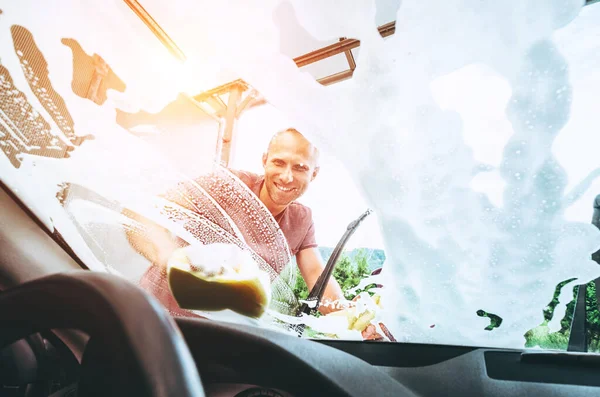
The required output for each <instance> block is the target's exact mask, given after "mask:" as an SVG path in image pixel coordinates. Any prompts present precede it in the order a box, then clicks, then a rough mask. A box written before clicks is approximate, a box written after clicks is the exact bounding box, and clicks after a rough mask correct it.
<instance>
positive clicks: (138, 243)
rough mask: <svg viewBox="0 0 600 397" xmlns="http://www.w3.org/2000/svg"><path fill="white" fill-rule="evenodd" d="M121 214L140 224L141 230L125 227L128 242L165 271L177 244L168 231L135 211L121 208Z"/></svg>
mask: <svg viewBox="0 0 600 397" xmlns="http://www.w3.org/2000/svg"><path fill="white" fill-rule="evenodd" d="M123 215H125V216H127V217H129V218H130V219H133V220H134V221H136V222H138V223H139V224H141V225H142V228H143V230H142V231H140V230H136V229H135V228H132V227H126V228H125V234H126V235H127V240H128V241H129V244H130V245H131V246H132V247H133V248H134V249H135V250H136V251H137V252H138V253H139V254H141V255H142V256H143V257H145V258H146V259H148V260H149V261H150V262H152V263H153V264H154V265H157V266H159V267H161V268H162V269H163V270H165V271H166V269H167V261H168V259H169V257H170V256H171V254H172V253H173V251H175V250H176V249H177V248H179V246H178V245H177V243H176V242H175V241H174V240H173V238H172V236H171V233H169V231H168V230H167V229H165V228H163V227H161V226H159V225H158V224H156V223H155V222H153V221H151V220H149V219H148V218H145V217H143V216H141V215H139V214H137V213H134V212H132V211H129V210H127V209H125V210H123Z"/></svg>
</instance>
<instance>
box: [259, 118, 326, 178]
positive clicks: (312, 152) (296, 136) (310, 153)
mask: <svg viewBox="0 0 600 397" xmlns="http://www.w3.org/2000/svg"><path fill="white" fill-rule="evenodd" d="M281 147H292V148H295V150H296V151H297V152H298V153H301V154H304V155H305V156H306V158H307V159H310V160H311V161H310V163H312V164H311V165H312V166H313V167H315V168H318V167H319V149H317V147H316V146H315V145H313V144H312V143H311V142H310V141H309V140H308V139H306V138H305V137H304V135H302V134H301V133H300V132H299V131H298V130H297V129H295V128H287V129H285V130H281V131H279V132H277V133H276V134H275V135H273V137H272V138H271V140H270V141H269V146H268V147H267V152H266V154H265V155H266V156H267V158H268V157H269V154H270V153H271V152H273V151H276V150H277V149H279V148H281Z"/></svg>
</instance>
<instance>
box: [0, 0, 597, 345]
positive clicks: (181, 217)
mask: <svg viewBox="0 0 600 397" xmlns="http://www.w3.org/2000/svg"><path fill="white" fill-rule="evenodd" d="M30 3H31V4H30ZM38 3H39V2H36V3H35V4H34V2H33V1H21V2H18V4H17V2H2V3H0V4H1V6H0V8H1V11H2V12H1V13H0V40H1V41H2V46H1V47H0V48H1V58H0V59H1V61H0V85H1V87H2V89H1V90H0V96H1V99H0V150H1V152H2V154H1V155H0V178H1V180H2V182H3V183H4V184H5V185H6V186H7V187H8V188H9V189H11V190H12V191H13V192H14V193H15V194H16V195H17V196H18V197H19V198H20V199H21V200H22V201H23V202H24V203H25V204H26V205H27V206H28V207H29V208H30V209H31V210H32V211H33V213H34V214H35V215H36V216H37V217H38V218H40V220H41V221H42V222H43V223H44V224H45V225H46V227H47V228H48V229H49V230H50V231H52V232H53V233H54V234H55V235H56V236H60V239H61V240H62V241H64V242H66V244H67V245H68V246H69V248H70V249H71V250H72V251H73V252H74V253H75V255H77V257H78V258H79V259H81V261H82V262H83V263H85V265H86V266H87V267H89V268H90V269H91V270H93V271H101V272H110V273H114V274H117V275H120V276H123V277H125V278H127V279H129V280H131V281H132V282H133V283H135V284H136V285H138V286H140V287H141V288H143V289H145V290H146V291H148V293H150V294H151V295H153V296H154V297H155V298H157V299H158V300H159V301H160V302H161V303H162V304H163V305H164V306H165V308H166V310H168V311H169V312H170V313H171V314H172V315H175V316H193V317H206V318H210V319H216V320H223V321H234V322H243V323H249V324H254V325H259V326H262V327H270V328H274V329H277V330H279V331H281V332H288V333H292V334H299V335H302V336H304V337H310V338H338V339H353V340H375V341H393V342H419V343H441V344H454V345H480V346H498V347H513V348H523V347H532V348H544V349H560V350H564V349H567V348H570V349H571V350H572V349H573V348H574V346H579V347H578V349H580V350H586V351H597V350H598V349H599V347H598V340H599V338H600V323H599V322H598V321H599V320H598V318H599V317H598V316H599V312H598V300H597V298H596V284H595V281H594V280H596V279H597V277H598V276H599V275H600V267H598V265H597V263H596V262H595V260H599V261H600V259H598V258H596V251H598V250H599V249H600V231H599V230H598V228H600V178H598V176H600V168H599V165H598V161H597V157H596V153H595V150H596V149H595V146H594V145H595V143H596V138H594V137H595V136H596V135H597V129H598V126H599V125H600V116H598V112H596V110H597V109H596V108H597V103H598V99H597V98H598V94H599V93H600V5H594V4H592V3H594V1H591V2H588V3H587V4H585V5H584V1H582V0H579V1H578V0H565V1H560V2H558V1H557V2H552V3H551V4H548V2H546V1H541V0H540V1H530V2H526V3H524V2H522V1H505V2H480V3H478V4H473V3H472V2H467V1H461V0H456V1H450V2H449V1H443V2H423V1H404V2H402V4H400V1H394V0H389V1H388V0H385V1H384V0H381V1H377V2H363V3H360V4H356V5H355V7H352V8H348V9H344V8H341V7H340V6H338V5H336V3H334V2H316V1H309V2H306V1H270V2H264V4H261V6H260V7H258V6H257V7H256V8H253V7H250V6H248V5H247V4H246V3H243V5H242V3H241V2H239V4H237V3H238V2H233V3H232V2H221V3H219V4H216V3H214V2H212V3H210V4H208V3H207V4H204V5H202V6H200V5H199V3H198V2H197V1H185V0H178V1H175V2H171V3H170V4H169V5H167V4H166V3H164V2H160V1H155V0H144V1H134V0H115V1H113V2H110V3H107V4H103V5H102V6H100V5H99V4H97V2H93V1H87V0H79V1H76V0H70V1H66V2H65V1H61V2H56V4H54V2H44V4H38ZM48 16H51V17H48ZM595 134H596V135H595ZM597 195H598V197H597ZM590 221H591V222H590ZM574 317H578V318H579V319H580V320H581V319H584V320H585V321H583V320H582V321H573V319H574ZM575 324H583V325H581V326H580V325H577V326H575ZM582 341H583V342H582Z"/></svg>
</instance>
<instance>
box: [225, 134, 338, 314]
mask: <svg viewBox="0 0 600 397" xmlns="http://www.w3.org/2000/svg"><path fill="white" fill-rule="evenodd" d="M262 164H263V169H264V175H257V174H253V173H250V172H246V171H236V170H231V172H232V173H234V174H235V175H237V176H238V178H240V179H241V180H242V181H243V182H244V183H245V184H246V185H247V186H248V187H249V188H250V190H252V192H254V194H256V195H257V196H258V198H259V199H260V201H261V202H262V203H263V204H264V205H265V206H266V207H267V209H268V210H269V212H271V214H272V215H273V217H274V218H275V220H276V221H277V223H278V224H279V227H280V228H281V231H282V232H283V234H284V236H285V238H286V240H287V242H288V245H289V247H290V251H291V253H292V255H293V256H295V257H296V263H297V264H298V268H299V269H300V273H301V274H302V277H303V278H304V280H305V281H306V284H307V286H308V288H309V290H310V289H312V288H313V286H314V285H315V283H316V282H317V279H318V278H319V276H320V275H321V273H322V272H323V269H324V268H325V266H324V263H323V259H322V258H321V254H320V252H319V250H318V245H317V242H316V238H315V225H314V222H313V220H312V211H311V210H310V208H308V207H306V206H305V205H302V204H300V203H298V202H297V201H296V200H297V199H298V198H300V197H301V196H302V195H303V194H304V193H305V192H306V190H307V189H308V186H309V185H310V183H311V182H312V181H313V180H314V179H315V178H316V177H317V175H318V173H319V151H318V150H317V148H316V147H315V146H314V145H313V144H311V143H310V142H309V141H308V140H307V139H306V138H305V137H304V136H303V135H302V134H301V133H300V132H298V131H297V130H296V129H293V128H288V129H286V130H283V131H280V132H278V133H277V134H275V135H274V136H273V138H272V139H271V141H270V143H269V146H268V148H267V152H266V153H264V154H263V157H262ZM339 299H344V296H343V293H342V290H341V288H340V286H339V284H338V283H337V282H336V281H335V280H334V279H331V281H330V282H329V284H328V285H327V288H326V290H325V296H324V301H325V302H327V301H335V300H339ZM330 310H331V309H330V308H327V307H322V308H321V312H323V313H327V312H329V311H330Z"/></svg>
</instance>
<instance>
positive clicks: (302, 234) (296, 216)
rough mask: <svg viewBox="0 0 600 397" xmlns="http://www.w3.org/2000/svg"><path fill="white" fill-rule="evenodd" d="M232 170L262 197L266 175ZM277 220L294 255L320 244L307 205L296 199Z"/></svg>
mask: <svg viewBox="0 0 600 397" xmlns="http://www.w3.org/2000/svg"><path fill="white" fill-rule="evenodd" d="M230 171H231V172H232V173H233V174H234V175H236V176H237V177H238V178H240V180H241V181H242V182H244V183H245V184H246V186H248V187H249V188H250V190H252V192H254V194H256V196H258V197H260V190H261V189H262V185H263V183H264V180H265V177H264V176H262V175H257V174H254V173H252V172H248V171H238V170H230ZM275 220H276V221H277V223H278V224H279V227H280V228H281V231H282V232H283V235H284V236H285V238H286V240H287V242H288V245H289V247H290V251H291V253H292V256H295V255H296V254H297V253H298V252H300V251H302V250H304V249H307V248H314V247H317V246H318V244H317V240H316V238H315V224H314V222H313V219H312V211H311V210H310V208H308V207H307V206H305V205H302V204H300V203H297V202H295V201H294V202H292V203H291V204H290V205H289V206H288V207H287V208H286V209H285V210H283V212H282V213H281V214H279V215H277V216H276V217H275Z"/></svg>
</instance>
